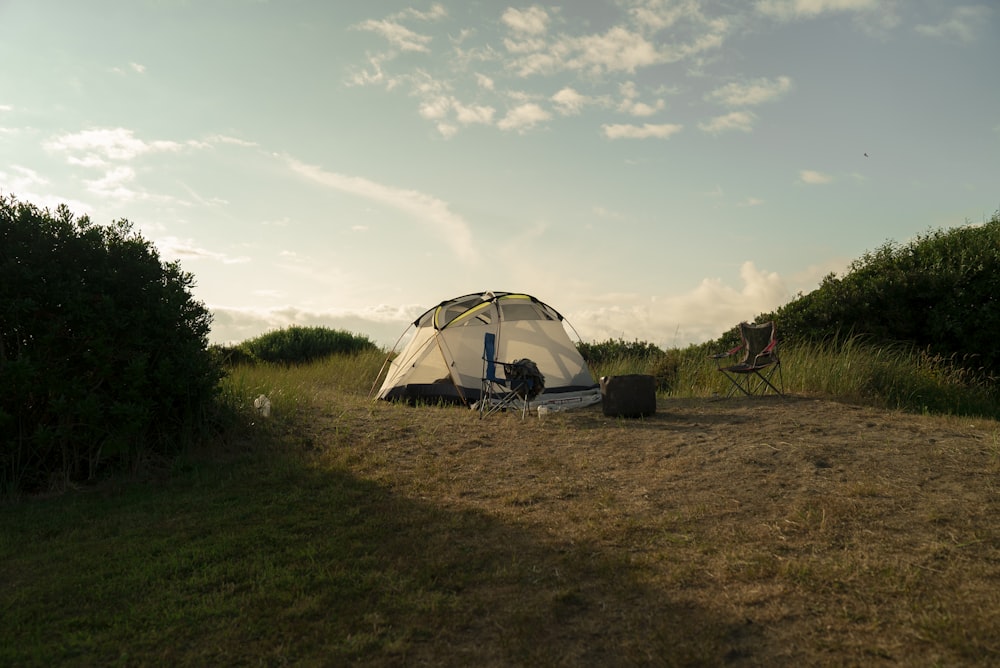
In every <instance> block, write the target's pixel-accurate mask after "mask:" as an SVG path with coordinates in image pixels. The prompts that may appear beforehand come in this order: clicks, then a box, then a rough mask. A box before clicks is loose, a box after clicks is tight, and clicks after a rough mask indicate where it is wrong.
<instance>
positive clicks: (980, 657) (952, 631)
mask: <svg viewBox="0 0 1000 668" xmlns="http://www.w3.org/2000/svg"><path fill="white" fill-rule="evenodd" d="M251 384H252V383H251ZM256 389H257V388H256V387H251V386H247V387H245V388H240V391H246V393H247V394H248V396H250V395H251V390H253V391H256ZM998 484H1000V427H998V424H997V423H996V422H995V421H992V420H985V419H976V418H965V417H934V416H926V415H916V414H908V413H901V412H894V411H886V410H881V409H875V408H868V407H862V406H859V405H852V404H846V403H838V402H835V401H831V400H828V399H823V398H818V397H812V396H808V395H805V394H794V393H793V394H792V395H791V396H789V397H788V398H785V399H782V398H779V397H764V398H753V399H746V398H741V399H717V398H707V397H704V398H699V397H684V398H680V397H660V398H659V400H658V409H657V413H656V415H654V416H651V417H649V418H645V419H641V420H625V419H616V418H609V417H605V416H604V415H603V414H602V413H601V410H600V407H591V408H588V409H583V410H579V411H574V412H568V413H560V414H555V415H550V416H547V417H545V419H539V418H537V417H534V416H532V417H529V418H528V419H526V420H524V421H522V420H521V419H520V416H519V415H515V414H502V415H497V416H493V417H490V418H487V419H485V420H480V419H479V418H478V415H477V414H476V413H473V412H471V411H468V410H465V409H460V408H445V407H431V406H421V407H408V406H404V405H389V404H384V403H372V402H370V401H368V400H367V399H366V398H365V397H364V396H363V395H362V393H357V392H350V391H345V390H344V389H343V388H342V387H339V386H338V385H337V383H336V382H334V381H333V380H328V381H316V382H310V383H309V384H308V389H305V390H300V391H299V393H298V394H296V395H295V396H292V397H285V398H282V397H281V396H278V397H276V400H275V413H274V415H273V416H272V417H271V418H270V419H269V420H263V419H258V420H257V421H256V424H255V425H254V426H253V428H252V429H249V430H248V431H247V432H246V433H243V434H242V435H241V436H240V438H232V439H230V440H228V441H227V442H225V443H221V444H219V445H218V446H217V447H216V449H215V450H213V451H212V452H211V453H207V454H206V453H203V454H200V455H197V456H196V455H191V456H189V457H186V458H184V459H182V460H181V461H179V462H176V463H173V464H169V465H167V464H165V465H164V468H163V470H161V471H160V472H159V474H158V475H155V476H153V477H151V478H150V477H147V478H146V479H144V480H126V481H122V480H118V481H111V482H108V483H103V484H100V485H97V486H95V487H94V488H92V489H87V490H81V491H78V492H75V493H71V494H63V495H59V496H54V497H52V498H42V499H35V500H31V501H29V502H23V503H18V504H11V505H7V506H3V507H0V527H2V529H0V606H2V607H0V609H2V611H3V618H4V624H3V625H0V664H3V665H28V666H30V665H38V666H42V665H44V666H49V665H94V664H101V665H199V666H200V665H285V664H292V665H345V664H351V665H359V666H366V665H371V666H382V665H397V666H415V665H435V666H469V665H478V666H633V665H649V666H672V665H686V666H690V665H706V666H716V665H731V666H779V665H781V666H786V665H787V666H804V665H837V666H841V665H865V666H879V665H884V666H988V665H996V664H998V663H1000V615H998V612H1000V519H998V518H1000V486H998Z"/></svg>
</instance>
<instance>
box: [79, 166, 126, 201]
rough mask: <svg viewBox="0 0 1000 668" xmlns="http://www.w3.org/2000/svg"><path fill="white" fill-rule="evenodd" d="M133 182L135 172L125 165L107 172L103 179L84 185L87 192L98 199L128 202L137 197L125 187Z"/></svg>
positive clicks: (90, 181)
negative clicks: (105, 198)
mask: <svg viewBox="0 0 1000 668" xmlns="http://www.w3.org/2000/svg"><path fill="white" fill-rule="evenodd" d="M134 180H135V170H134V169H132V168H131V167H128V166H127V165H120V166H118V167H114V168H112V169H110V170H108V171H107V173H105V174H104V176H103V177H101V178H99V179H94V180H89V181H84V183H85V184H86V186H87V190H88V191H90V192H92V193H94V194H95V195H98V196H99V197H108V198H111V199H118V200H122V201H129V200H133V199H136V198H137V197H138V195H137V193H136V192H135V191H134V190H132V189H131V188H129V187H127V184H129V183H131V182H132V181H134Z"/></svg>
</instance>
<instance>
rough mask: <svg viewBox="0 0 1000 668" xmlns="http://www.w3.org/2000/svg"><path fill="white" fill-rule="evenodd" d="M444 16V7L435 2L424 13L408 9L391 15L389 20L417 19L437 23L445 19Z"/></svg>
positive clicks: (445, 12)
mask: <svg viewBox="0 0 1000 668" xmlns="http://www.w3.org/2000/svg"><path fill="white" fill-rule="evenodd" d="M446 16H448V10H447V9H445V8H444V5H442V4H441V3H439V2H435V3H434V4H433V5H431V8H430V9H429V10H427V11H426V12H422V11H420V10H419V9H414V8H412V7H408V8H406V9H404V10H403V11H401V12H398V13H396V14H393V15H392V16H390V17H389V18H390V19H393V20H399V19H417V20H419V21H438V20H440V19H443V18H445V17H446Z"/></svg>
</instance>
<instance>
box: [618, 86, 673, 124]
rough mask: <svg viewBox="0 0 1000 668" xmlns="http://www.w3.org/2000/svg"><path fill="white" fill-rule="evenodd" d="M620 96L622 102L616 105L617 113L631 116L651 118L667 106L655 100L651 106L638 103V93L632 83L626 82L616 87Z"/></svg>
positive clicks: (661, 101)
mask: <svg viewBox="0 0 1000 668" xmlns="http://www.w3.org/2000/svg"><path fill="white" fill-rule="evenodd" d="M618 91H619V92H620V93H621V95H622V101H621V103H620V104H619V105H618V111H621V112H623V113H626V114H630V115H632V116H652V115H653V114H655V113H656V112H658V111H662V110H663V109H664V108H665V107H666V106H667V105H666V103H665V102H664V101H663V100H657V101H656V102H654V103H653V104H652V105H650V104H646V103H645V102H639V101H638V97H639V91H638V89H637V88H636V85H635V82H634V81H626V82H625V83H623V84H621V85H620V86H619V87H618Z"/></svg>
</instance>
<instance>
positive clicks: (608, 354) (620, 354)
mask: <svg viewBox="0 0 1000 668" xmlns="http://www.w3.org/2000/svg"><path fill="white" fill-rule="evenodd" d="M576 348H577V350H579V351H580V355H581V356H582V357H583V359H584V361H585V362H587V363H588V364H604V363H607V362H612V361H615V360H617V359H623V358H631V359H641V360H648V359H651V358H655V357H658V356H660V355H662V354H663V351H662V350H661V349H660V348H659V347H657V346H655V345H653V344H652V343H647V342H645V341H639V340H635V341H625V340H624V339H608V340H607V341H604V342H602V343H586V342H584V341H581V342H579V343H578V344H577V345H576Z"/></svg>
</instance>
